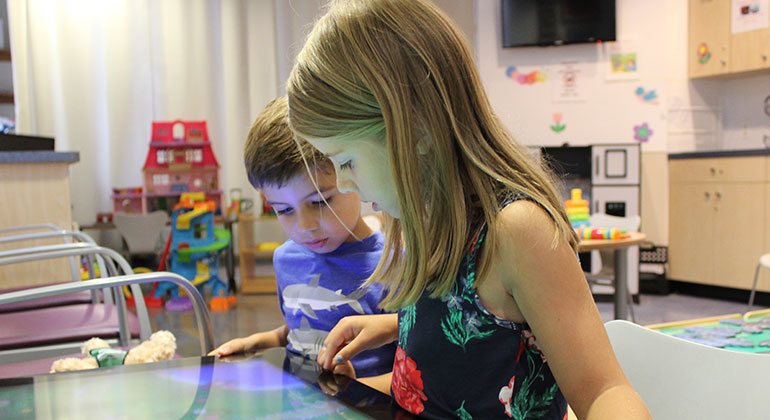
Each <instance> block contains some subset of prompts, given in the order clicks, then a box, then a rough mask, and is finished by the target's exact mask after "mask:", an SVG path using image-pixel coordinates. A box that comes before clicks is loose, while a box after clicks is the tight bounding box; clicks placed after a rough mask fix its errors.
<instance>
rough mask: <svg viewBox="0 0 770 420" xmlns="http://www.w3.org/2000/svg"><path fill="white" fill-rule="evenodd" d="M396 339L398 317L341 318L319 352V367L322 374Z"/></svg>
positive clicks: (385, 315)
mask: <svg viewBox="0 0 770 420" xmlns="http://www.w3.org/2000/svg"><path fill="white" fill-rule="evenodd" d="M397 339H398V314H382V315H354V316H348V317H345V318H342V319H341V320H340V322H338V323H337V325H336V326H335V327H334V328H332V330H331V331H330V332H329V335H328V336H326V340H324V346H323V347H322V348H321V350H320V351H319V352H318V364H319V365H321V367H322V368H323V369H325V370H331V371H334V369H335V366H337V365H341V364H343V363H347V362H348V361H349V360H350V359H352V358H353V357H355V355H357V354H358V353H361V352H362V351H364V350H368V349H373V348H377V347H380V346H383V345H385V344H388V343H392V342H393V341H395V340H397Z"/></svg>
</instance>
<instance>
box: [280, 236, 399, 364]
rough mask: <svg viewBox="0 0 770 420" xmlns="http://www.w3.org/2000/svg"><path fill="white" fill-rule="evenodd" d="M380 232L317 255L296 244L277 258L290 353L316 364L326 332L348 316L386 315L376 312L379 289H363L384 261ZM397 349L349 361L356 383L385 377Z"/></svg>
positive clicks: (289, 244)
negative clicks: (353, 369) (360, 287)
mask: <svg viewBox="0 0 770 420" xmlns="http://www.w3.org/2000/svg"><path fill="white" fill-rule="evenodd" d="M383 245H384V236H383V234H382V232H380V231H376V232H375V233H374V234H372V235H370V236H369V237H367V238H364V239H362V240H360V241H355V242H346V243H343V244H342V245H340V247H339V248H337V249H335V250H334V251H332V252H329V253H327V254H317V253H315V252H313V251H311V250H309V249H307V248H306V247H304V246H301V245H298V244H297V243H295V242H294V241H292V240H288V241H286V242H284V243H283V245H281V246H280V247H278V249H276V251H275V253H274V254H273V266H274V268H275V277H276V281H277V284H278V300H279V303H280V306H281V312H282V313H283V318H284V320H285V321H286V324H287V325H288V327H289V337H288V338H289V344H288V346H287V347H288V348H289V349H290V350H292V351H295V352H298V353H302V354H303V355H305V357H308V358H311V359H315V358H316V356H317V355H318V351H319V350H320V348H321V345H322V344H323V340H324V338H326V335H327V334H328V332H329V331H330V330H331V329H332V328H333V327H334V326H335V325H336V324H337V322H339V320H340V319H342V318H344V317H346V316H349V315H370V314H380V313H386V311H383V310H381V309H379V308H378V306H377V305H378V304H379V302H380V301H381V300H382V298H383V297H384V292H383V290H382V288H381V287H380V286H377V285H375V286H372V287H369V288H368V289H366V290H364V289H359V286H360V285H361V284H363V282H364V281H365V280H366V279H367V278H368V277H369V276H370V275H371V274H372V272H374V269H375V268H376V267H377V263H378V262H379V260H380V256H381V255H382V249H383ZM395 351H396V344H395V343H392V344H389V345H386V346H383V347H380V348H378V349H374V350H368V351H365V352H362V353H361V354H359V355H358V356H356V357H355V358H353V359H352V360H351V361H352V363H353V366H354V367H355V369H356V375H357V376H358V377H367V376H375V375H381V374H383V373H387V372H390V371H391V369H392V368H393V358H394V355H395Z"/></svg>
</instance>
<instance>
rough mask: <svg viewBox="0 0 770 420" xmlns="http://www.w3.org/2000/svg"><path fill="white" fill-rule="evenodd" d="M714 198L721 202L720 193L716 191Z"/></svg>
mask: <svg viewBox="0 0 770 420" xmlns="http://www.w3.org/2000/svg"><path fill="white" fill-rule="evenodd" d="M714 196H715V197H716V198H717V200H721V199H722V193H721V192H719V191H717V192H716V193H714Z"/></svg>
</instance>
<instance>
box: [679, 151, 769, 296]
mask: <svg viewBox="0 0 770 420" xmlns="http://www.w3.org/2000/svg"><path fill="white" fill-rule="evenodd" d="M767 159H768V158H767V157H765V156H751V157H725V158H699V159H675V160H671V161H670V165H669V166H670V172H669V176H670V178H669V180H670V186H669V187H670V189H669V192H670V197H669V206H670V207H669V212H670V213H669V223H670V231H669V271H670V277H671V278H672V279H674V280H680V281H686V282H692V283H699V284H708V285H714V286H723V287H732V288H737V289H750V288H751V284H752V282H753V280H754V270H755V268H756V264H757V260H758V259H759V256H760V255H761V254H762V253H764V252H767V251H766V250H767V249H769V248H767V245H770V242H768V238H766V236H768V235H766V234H765V226H770V224H766V223H768V222H770V216H767V212H768V209H770V206H768V205H770V201H768V200H770V198H768V197H767V195H768V194H769V193H770V178H768V177H767V176H766V171H767V169H766V166H767ZM761 286H762V287H761V288H760V290H763V291H770V277H768V281H766V282H764V283H763V284H761Z"/></svg>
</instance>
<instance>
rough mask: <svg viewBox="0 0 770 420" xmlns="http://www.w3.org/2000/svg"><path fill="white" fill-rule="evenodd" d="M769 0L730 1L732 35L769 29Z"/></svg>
mask: <svg viewBox="0 0 770 420" xmlns="http://www.w3.org/2000/svg"><path fill="white" fill-rule="evenodd" d="M768 6H770V0H732V4H731V6H730V7H731V8H730V18H731V19H730V20H731V25H730V28H731V30H732V33H734V34H739V33H741V32H748V31H754V30H757V29H765V28H768V27H770V13H769V12H768Z"/></svg>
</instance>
